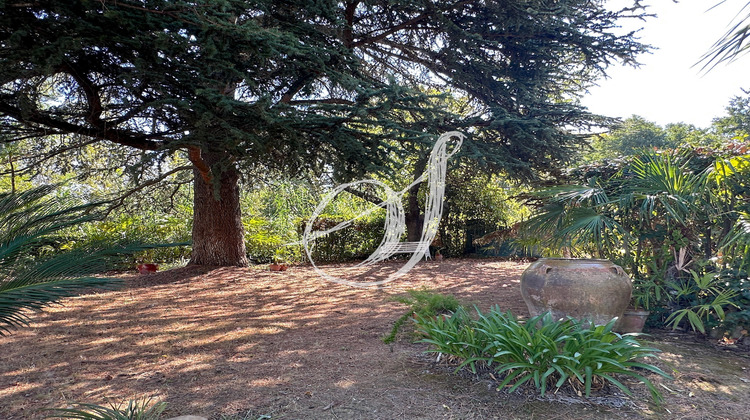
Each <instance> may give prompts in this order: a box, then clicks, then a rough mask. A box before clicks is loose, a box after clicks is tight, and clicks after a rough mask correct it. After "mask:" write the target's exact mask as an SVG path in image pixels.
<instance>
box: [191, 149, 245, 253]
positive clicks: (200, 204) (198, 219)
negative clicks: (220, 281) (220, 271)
mask: <svg viewBox="0 0 750 420" xmlns="http://www.w3.org/2000/svg"><path fill="white" fill-rule="evenodd" d="M220 158H221V156H220V155H219V154H217V153H204V154H203V155H202V159H203V161H204V163H205V164H207V165H208V166H209V167H212V170H211V173H210V175H209V174H207V173H206V172H205V171H201V169H200V165H196V167H195V168H194V169H193V174H194V181H193V188H194V193H193V253H192V256H191V258H190V264H197V265H213V266H238V267H245V266H247V265H248V259H247V254H246V250H245V229H244V227H243V225H242V214H241V212H240V191H239V173H238V172H237V169H236V168H235V167H234V166H233V165H232V166H230V167H228V168H223V169H222V170H217V169H216V166H217V165H215V164H216V163H217V162H218V161H219V159H220ZM204 167H205V165H204Z"/></svg>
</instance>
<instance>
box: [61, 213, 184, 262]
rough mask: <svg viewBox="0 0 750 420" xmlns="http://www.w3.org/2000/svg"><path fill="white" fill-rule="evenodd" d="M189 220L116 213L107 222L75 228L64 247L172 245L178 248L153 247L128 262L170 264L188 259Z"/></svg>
mask: <svg viewBox="0 0 750 420" xmlns="http://www.w3.org/2000/svg"><path fill="white" fill-rule="evenodd" d="M190 223H191V222H190V218H188V219H182V218H179V217H176V216H174V215H172V216H170V215H166V214H153V213H144V214H137V215H133V214H118V215H115V216H114V217H110V218H108V219H107V220H102V221H96V222H94V223H90V224H86V225H82V226H79V227H77V228H76V230H75V232H74V235H75V237H74V238H73V239H72V240H71V241H70V244H69V245H68V246H70V247H74V248H81V247H82V248H86V247H88V246H91V245H92V244H117V243H121V242H140V243H172V244H179V246H171V247H154V248H149V249H144V250H141V251H139V252H137V253H135V254H134V255H133V261H131V262H136V261H138V262H150V263H171V262H174V261H179V260H185V259H189V258H190V249H191V248H190V246H189V243H190V229H191V227H190Z"/></svg>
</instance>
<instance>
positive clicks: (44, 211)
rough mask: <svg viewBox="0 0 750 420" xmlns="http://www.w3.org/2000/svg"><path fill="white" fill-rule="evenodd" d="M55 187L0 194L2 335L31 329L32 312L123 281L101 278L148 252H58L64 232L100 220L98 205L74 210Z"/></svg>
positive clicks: (132, 249)
mask: <svg viewBox="0 0 750 420" xmlns="http://www.w3.org/2000/svg"><path fill="white" fill-rule="evenodd" d="M54 189H55V187H54V186H42V187H37V188H33V189H31V190H28V191H24V192H21V193H0V335H6V334H8V333H10V332H11V329H14V328H18V327H23V326H27V325H28V321H29V317H28V314H27V311H28V310H39V309H41V308H42V307H44V306H45V305H49V304H51V303H53V302H56V301H58V300H60V299H61V298H64V297H67V296H72V295H76V294H79V293H81V292H82V291H84V290H87V289H92V288H111V287H113V286H116V285H117V284H118V283H119V282H121V280H118V279H115V278H105V277H99V276H97V274H99V273H102V272H104V271H106V270H107V269H110V268H112V267H113V263H116V262H118V261H119V262H122V261H123V257H124V256H126V255H129V254H132V253H133V252H136V251H139V250H143V249H145V248H146V247H144V246H140V245H133V244H130V245H125V246H119V247H118V246H114V247H113V246H105V245H104V244H102V245H101V246H99V245H89V246H86V247H82V248H75V247H74V248H72V249H67V250H60V249H58V248H60V247H59V245H60V243H61V242H62V241H63V237H62V236H61V235H62V233H63V232H64V231H65V230H66V229H69V228H71V227H75V226H77V225H80V224H82V223H86V222H89V221H92V220H97V219H98V218H100V214H99V213H97V209H98V208H99V205H97V204H84V205H73V204H72V203H71V201H70V200H65V199H60V198H55V197H53V196H52V194H51V193H52V192H53V191H54Z"/></svg>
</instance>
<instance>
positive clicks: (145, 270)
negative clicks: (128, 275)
mask: <svg viewBox="0 0 750 420" xmlns="http://www.w3.org/2000/svg"><path fill="white" fill-rule="evenodd" d="M135 268H136V269H137V270H138V272H139V273H141V274H151V273H156V271H157V270H159V265H158V264H138V265H137V266H135Z"/></svg>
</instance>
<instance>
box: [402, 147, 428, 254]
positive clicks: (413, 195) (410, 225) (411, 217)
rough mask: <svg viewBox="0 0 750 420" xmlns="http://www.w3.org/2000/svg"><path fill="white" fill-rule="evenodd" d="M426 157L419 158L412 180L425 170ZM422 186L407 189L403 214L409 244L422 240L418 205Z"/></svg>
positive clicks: (422, 222) (422, 215) (422, 221)
mask: <svg viewBox="0 0 750 420" xmlns="http://www.w3.org/2000/svg"><path fill="white" fill-rule="evenodd" d="M427 159H428V157H427V156H420V157H419V160H417V162H416V164H415V165H414V179H415V180H416V179H417V178H419V177H420V176H421V175H422V173H423V172H424V171H425V169H426V168H427ZM421 186H422V184H417V185H415V186H413V187H411V188H410V189H409V192H408V195H407V207H406V214H405V222H406V240H407V241H409V242H419V241H420V240H421V239H422V229H423V227H424V214H423V213H422V207H421V206H420V203H419V188H420V187H421Z"/></svg>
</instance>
